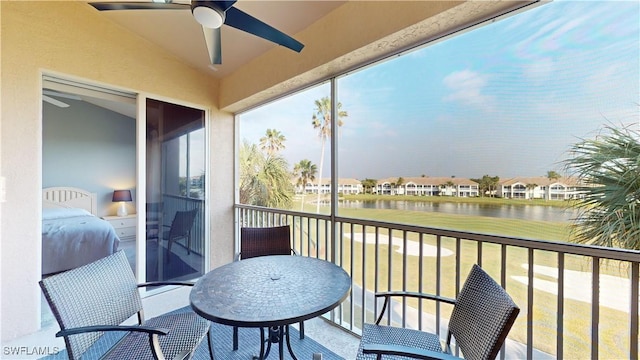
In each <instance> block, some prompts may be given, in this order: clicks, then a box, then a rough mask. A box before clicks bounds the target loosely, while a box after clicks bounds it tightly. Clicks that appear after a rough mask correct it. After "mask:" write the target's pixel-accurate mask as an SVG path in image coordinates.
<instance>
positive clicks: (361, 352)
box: [356, 265, 520, 360]
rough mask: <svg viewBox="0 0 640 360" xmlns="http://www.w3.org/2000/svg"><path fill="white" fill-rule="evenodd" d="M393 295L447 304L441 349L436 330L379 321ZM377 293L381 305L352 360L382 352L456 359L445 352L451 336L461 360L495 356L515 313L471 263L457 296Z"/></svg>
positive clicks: (511, 304)
mask: <svg viewBox="0 0 640 360" xmlns="http://www.w3.org/2000/svg"><path fill="white" fill-rule="evenodd" d="M395 296H400V297H412V298H419V299H429V300H435V301H442V302H446V303H449V304H453V311H452V313H451V319H450V320H449V331H448V334H447V339H446V344H445V346H444V349H443V347H442V346H441V343H440V339H439V338H438V335H436V334H431V333H427V332H423V331H419V330H413V329H406V328H399V327H393V326H384V325H379V323H380V321H381V320H382V318H383V315H384V312H385V309H386V308H388V307H389V301H390V299H391V298H392V297H395ZM378 297H384V305H383V307H382V310H381V312H380V315H379V316H378V319H377V320H376V323H375V324H365V325H364V329H363V331H362V339H361V340H360V348H359V349H358V355H357V357H356V359H357V360H365V359H378V360H380V359H382V358H383V355H384V358H385V359H396V358H399V357H401V356H406V357H409V358H416V359H454V358H455V359H457V357H455V356H453V355H452V352H451V338H452V337H453V338H455V343H456V344H457V346H458V347H459V349H460V351H461V352H462V355H463V356H464V358H465V359H470V360H477V359H495V357H496V356H497V355H498V352H499V351H500V348H501V347H502V344H503V343H504V341H505V339H506V338H507V334H508V333H509V330H510V329H511V326H512V325H513V323H514V322H515V320H516V317H517V316H518V313H519V312H520V308H518V306H517V305H516V304H515V303H514V302H513V300H512V299H511V297H510V296H509V294H507V292H506V291H505V290H504V289H503V288H502V287H501V286H500V285H498V283H496V282H495V281H494V280H493V279H492V278H491V277H490V276H489V275H488V274H487V273H486V272H484V270H482V268H480V266H478V265H473V268H472V269H471V272H470V273H469V277H468V278H467V280H466V281H465V283H464V286H463V287H462V290H461V291H460V294H458V297H457V299H450V298H445V297H441V296H435V295H430V294H423V293H415V292H402V291H392V292H384V293H378V294H376V298H378Z"/></svg>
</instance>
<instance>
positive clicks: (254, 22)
mask: <svg viewBox="0 0 640 360" xmlns="http://www.w3.org/2000/svg"><path fill="white" fill-rule="evenodd" d="M224 23H225V25H229V26H231V27H234V28H236V29H238V30H242V31H245V32H248V33H250V34H253V35H256V36H259V37H261V38H263V39H267V40H269V41H272V42H274V43H276V44H279V45H282V46H284V47H287V48H289V49H291V50H293V51H297V52H300V51H301V50H302V48H303V47H304V45H303V44H302V43H301V42H299V41H297V40H296V39H294V38H292V37H291V36H289V35H287V34H285V33H283V32H282V31H280V30H278V29H276V28H274V27H272V26H270V25H267V24H265V23H263V22H262V21H260V20H258V19H256V18H254V17H253V16H251V15H249V14H247V13H245V12H243V11H242V10H238V9H237V8H235V7H232V8H229V9H228V10H227V13H226V20H225V22H224Z"/></svg>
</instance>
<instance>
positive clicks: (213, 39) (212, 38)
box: [202, 26, 222, 65]
mask: <svg viewBox="0 0 640 360" xmlns="http://www.w3.org/2000/svg"><path fill="white" fill-rule="evenodd" d="M202 31H203V32H204V40H205V41H206V43H207V50H208V53H209V60H211V63H212V64H216V65H220V64H222V41H221V38H220V28H218V29H209V28H207V27H204V26H203V27H202Z"/></svg>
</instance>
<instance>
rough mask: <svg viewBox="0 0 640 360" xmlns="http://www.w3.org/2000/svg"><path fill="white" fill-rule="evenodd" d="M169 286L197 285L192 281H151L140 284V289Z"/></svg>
mask: <svg viewBox="0 0 640 360" xmlns="http://www.w3.org/2000/svg"><path fill="white" fill-rule="evenodd" d="M167 285H179V286H193V285H195V283H193V282H191V281H149V282H144V283H140V284H138V287H139V288H140V287H145V286H167Z"/></svg>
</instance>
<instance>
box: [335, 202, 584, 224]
mask: <svg viewBox="0 0 640 360" xmlns="http://www.w3.org/2000/svg"><path fill="white" fill-rule="evenodd" d="M340 207H344V208H351V209H388V210H410V211H430V212H439V213H445V214H455V215H472V216H487V217H496V218H511V219H521V220H535V221H555V222H569V221H571V220H572V219H574V218H575V217H576V211H575V210H573V209H564V208H561V207H555V206H540V205H493V204H465V203H453V202H428V201H402V200H341V201H340Z"/></svg>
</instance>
